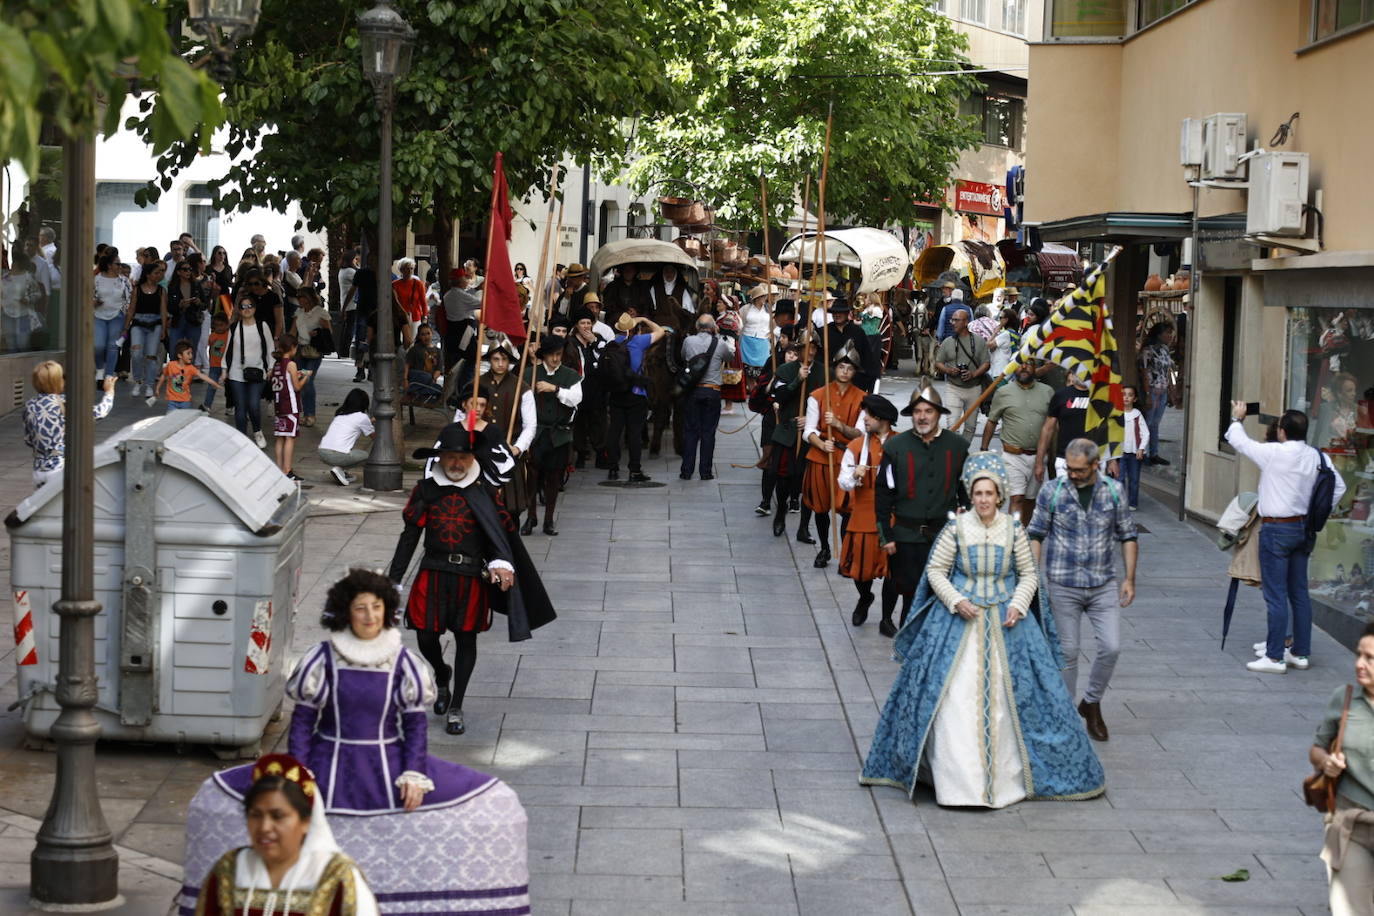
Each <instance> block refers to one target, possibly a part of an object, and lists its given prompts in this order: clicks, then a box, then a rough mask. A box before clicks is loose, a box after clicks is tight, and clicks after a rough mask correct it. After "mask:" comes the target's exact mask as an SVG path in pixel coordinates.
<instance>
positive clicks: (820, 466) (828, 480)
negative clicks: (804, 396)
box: [802, 382, 864, 512]
mask: <svg viewBox="0 0 1374 916" xmlns="http://www.w3.org/2000/svg"><path fill="white" fill-rule="evenodd" d="M827 392H828V393H829V395H830V412H831V413H833V414H834V415H835V417H836V419H838V420H839V421H840V422H841V423H843V424H844V425H845V426H858V424H859V413H860V411H861V410H862V407H861V405H862V403H863V399H864V392H863V389H861V388H856V387H854V386H853V385H850V386H849V390H848V391H846V392H844V393H843V394H841V393H840V386H839V383H838V382H831V383H830V384H829V385H828V386H827V387H825V388H818V389H817V390H815V391H813V392H811V400H813V401H815V402H816V411H817V415H818V416H819V417H820V418H821V422H820V423H819V424H818V426H817V428H818V429H819V430H820V435H821V438H822V439H828V440H830V441H832V442H834V443H835V451H834V453H833V455H834V457H833V458H831V459H830V460H829V461H827V460H826V453H825V450H824V449H819V448H816V447H815V446H814V445H813V446H811V448H810V449H808V450H807V453H806V457H807V459H808V461H809V463H808V464H807V466H806V476H805V477H803V478H802V502H803V503H804V504H805V505H806V508H808V509H810V510H811V511H812V512H829V511H830V497H831V492H832V491H833V490H834V489H835V487H834V479H833V476H834V475H835V474H837V473H839V470H840V454H841V452H842V451H843V449H844V446H846V445H848V444H849V439H848V438H847V437H845V436H842V435H840V434H839V433H837V432H836V431H835V430H833V429H831V428H829V427H827V426H826V425H825V409H826V408H825V396H826V394H827Z"/></svg>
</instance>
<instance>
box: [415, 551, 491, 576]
mask: <svg viewBox="0 0 1374 916" xmlns="http://www.w3.org/2000/svg"><path fill="white" fill-rule="evenodd" d="M485 565H486V564H485V561H484V560H483V559H482V558H481V557H470V556H468V555H467V554H465V553H440V552H439V551H437V550H426V551H425V558H424V561H423V562H421V564H420V566H421V568H423V569H437V570H439V571H441V572H453V573H458V574H459V575H463V576H480V575H481V574H482V570H483V568H484V567H485Z"/></svg>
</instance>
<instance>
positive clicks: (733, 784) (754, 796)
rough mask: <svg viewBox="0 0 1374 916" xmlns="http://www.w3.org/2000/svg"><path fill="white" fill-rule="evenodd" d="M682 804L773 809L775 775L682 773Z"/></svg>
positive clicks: (693, 806)
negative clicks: (773, 776)
mask: <svg viewBox="0 0 1374 916" xmlns="http://www.w3.org/2000/svg"><path fill="white" fill-rule="evenodd" d="M678 786H679V798H680V799H681V801H680V804H682V805H683V806H684V807H689V808H726V807H729V806H731V805H739V806H741V807H746V808H769V807H772V806H774V805H776V804H777V796H776V795H775V793H774V791H773V778H772V774H771V773H769V772H768V771H767V770H760V771H757V772H751V771H744V772H741V771H739V770H709V769H702V770H693V769H683V770H680V771H679V772H678Z"/></svg>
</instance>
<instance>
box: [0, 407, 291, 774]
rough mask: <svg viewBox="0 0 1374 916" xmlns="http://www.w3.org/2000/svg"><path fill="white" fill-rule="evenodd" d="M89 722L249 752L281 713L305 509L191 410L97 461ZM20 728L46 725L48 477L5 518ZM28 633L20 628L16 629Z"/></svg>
mask: <svg viewBox="0 0 1374 916" xmlns="http://www.w3.org/2000/svg"><path fill="white" fill-rule="evenodd" d="M94 492H95V596H96V599H97V600H98V601H100V603H101V604H102V605H104V609H103V611H102V612H101V613H100V614H99V615H98V616H97V617H96V619H95V638H96V646H95V653H96V675H97V677H98V679H99V698H98V700H97V703H96V710H95V712H96V716H97V718H99V720H100V724H101V728H102V733H103V736H104V737H106V738H115V739H121V740H137V741H166V742H177V743H183V742H184V743H195V744H211V745H216V746H221V747H226V748H233V749H237V751H238V752H239V753H242V754H252V753H254V752H255V751H256V747H257V745H258V743H259V741H260V739H261V737H262V733H263V730H264V729H265V728H266V726H267V723H268V721H269V720H270V719H271V717H272V716H273V715H274V713H275V712H276V711H277V709H278V708H279V706H280V704H281V698H282V688H283V686H284V684H285V677H286V671H285V668H286V660H287V653H288V651H289V650H290V647H291V634H292V619H293V617H294V613H295V597H296V591H297V588H298V586H299V579H300V569H301V559H302V554H303V549H304V547H303V544H304V534H305V518H306V514H307V504H306V501H305V500H304V499H303V498H302V496H301V493H300V490H299V488H298V487H297V486H296V485H295V483H293V482H292V481H290V480H288V479H287V478H286V477H285V476H283V475H282V474H281V472H280V471H278V470H277V468H276V466H275V465H274V464H273V463H272V462H271V461H270V460H269V459H268V458H267V456H266V455H264V454H263V452H262V451H261V450H259V449H258V448H256V447H255V446H254V444H253V443H252V441H250V440H249V439H248V438H246V437H245V436H243V435H242V434H240V433H239V432H237V431H236V430H235V429H234V428H233V427H231V426H226V425H225V424H223V423H221V422H219V421H217V420H212V419H210V418H209V417H207V416H205V415H204V414H202V413H200V412H198V411H179V412H177V413H173V414H169V415H168V416H165V417H159V418H155V419H149V420H143V421H141V422H138V423H135V424H133V425H131V426H127V427H125V428H124V429H122V430H120V431H119V432H118V433H116V434H115V435H114V436H112V437H111V438H109V439H107V440H106V441H104V442H102V443H100V444H99V445H97V446H96V449H95V487H94ZM5 524H6V527H8V528H9V533H10V547H11V556H12V573H11V577H12V584H13V595H14V599H15V623H16V633H19V632H21V631H25V632H29V633H31V636H30V637H29V638H30V640H31V642H30V643H29V645H28V646H21V651H20V652H19V653H16V656H17V661H18V663H19V668H18V671H19V697H20V700H21V701H26V708H25V714H24V723H25V726H26V727H27V728H28V731H29V732H30V734H32V735H36V736H40V737H43V736H46V735H47V734H48V733H49V730H50V729H51V728H52V724H53V722H54V721H55V720H56V719H57V714H58V712H59V707H58V705H57V700H56V698H55V696H54V695H53V691H54V689H55V682H56V679H57V661H58V622H59V620H58V616H57V614H56V613H54V612H53V610H52V607H53V605H54V604H55V603H56V602H57V600H58V598H59V597H60V591H61V589H60V585H61V583H60V577H61V569H62V480H61V478H60V477H58V478H57V479H55V480H52V481H49V482H48V483H47V484H45V485H44V486H43V487H41V488H40V489H39V490H38V491H36V492H35V493H34V494H33V495H31V496H29V497H28V498H27V499H25V500H24V501H23V502H22V503H20V504H19V506H18V507H17V508H16V509H15V510H14V511H13V512H12V513H10V515H9V517H8V518H7V519H6V520H5ZM25 621H27V629H26V623H25Z"/></svg>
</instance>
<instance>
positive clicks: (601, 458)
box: [563, 292, 606, 470]
mask: <svg viewBox="0 0 1374 916" xmlns="http://www.w3.org/2000/svg"><path fill="white" fill-rule="evenodd" d="M593 295H594V293H590V292H589V293H587V298H591V297H592V296H593ZM584 301H585V300H584ZM568 319H569V320H570V321H571V322H572V326H573V327H572V333H571V334H569V335H568V343H567V346H566V347H565V348H564V350H563V365H564V366H566V367H567V368H569V369H571V370H572V371H574V372H576V373H577V374H578V376H579V377H580V378H581V379H582V403H581V404H580V405H578V410H577V416H576V417H575V418H574V419H573V459H574V464H573V466H574V467H576V468H579V469H580V468H585V467H586V466H587V459H588V457H591V458H592V460H593V461H594V462H595V464H596V467H598V468H600V469H603V470H604V469H605V468H606V441H605V440H606V395H605V392H603V391H602V390H601V383H600V381H599V379H598V373H597V370H596V367H597V362H598V361H599V360H600V358H601V347H602V346H603V345H604V344H605V341H603V340H602V339H601V338H600V337H598V336H597V335H596V332H595V331H594V330H593V325H594V323H595V320H596V319H595V318H593V317H592V313H591V311H590V310H589V309H588V308H587V307H586V306H585V305H579V306H575V307H574V308H573V310H572V314H570V315H569V316H568Z"/></svg>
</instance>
